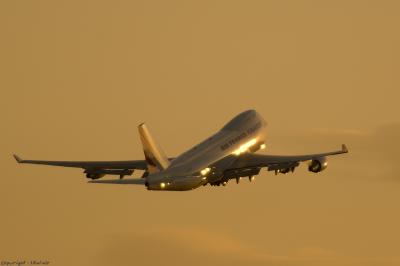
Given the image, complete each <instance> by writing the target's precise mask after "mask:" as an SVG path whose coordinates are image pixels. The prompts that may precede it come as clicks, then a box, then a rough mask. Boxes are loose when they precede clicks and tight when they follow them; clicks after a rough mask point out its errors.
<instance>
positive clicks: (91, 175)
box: [86, 173, 105, 180]
mask: <svg viewBox="0 0 400 266" xmlns="http://www.w3.org/2000/svg"><path fill="white" fill-rule="evenodd" d="M103 176H105V174H99V173H87V174H86V177H87V178H90V179H93V180H94V179H99V178H102V177H103Z"/></svg>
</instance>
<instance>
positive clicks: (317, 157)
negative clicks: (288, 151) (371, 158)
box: [225, 144, 348, 178]
mask: <svg viewBox="0 0 400 266" xmlns="http://www.w3.org/2000/svg"><path fill="white" fill-rule="evenodd" d="M347 152H348V149H347V147H346V145H344V144H343V145H342V149H341V150H337V151H332V152H326V153H317V154H308V155H293V156H281V155H262V154H251V153H248V154H243V155H242V156H240V157H239V158H238V159H237V160H234V161H233V162H232V163H231V164H230V165H229V167H228V168H227V169H226V170H225V176H226V177H228V178H236V177H238V176H246V175H248V176H250V175H256V174H258V173H259V171H260V169H261V168H263V167H266V168H267V169H268V171H275V173H284V174H285V173H288V172H289V171H292V172H293V171H294V169H295V168H296V167H297V166H299V164H300V163H301V162H307V161H308V162H310V163H309V170H310V171H311V172H315V173H317V172H320V171H322V170H324V169H325V168H326V167H327V159H326V157H327V156H331V155H337V154H343V153H347Z"/></svg>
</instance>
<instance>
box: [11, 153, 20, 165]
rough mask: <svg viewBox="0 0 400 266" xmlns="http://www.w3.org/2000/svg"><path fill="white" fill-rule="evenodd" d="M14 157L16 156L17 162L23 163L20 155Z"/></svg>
mask: <svg viewBox="0 0 400 266" xmlns="http://www.w3.org/2000/svg"><path fill="white" fill-rule="evenodd" d="M13 156H14V158H15V160H16V161H17V162H18V163H21V162H22V159H21V158H20V157H19V156H18V155H16V154H13Z"/></svg>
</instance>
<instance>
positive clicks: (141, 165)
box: [14, 154, 147, 170]
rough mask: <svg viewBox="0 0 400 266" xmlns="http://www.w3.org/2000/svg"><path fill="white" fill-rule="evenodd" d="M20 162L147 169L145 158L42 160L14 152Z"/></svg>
mask: <svg viewBox="0 0 400 266" xmlns="http://www.w3.org/2000/svg"><path fill="white" fill-rule="evenodd" d="M14 158H15V160H17V162H18V163H27V164H42V165H51V166H63V167H76V168H83V169H138V170H146V169H147V165H146V161H145V160H134V161H41V160H23V159H21V158H20V157H18V156H17V155H15V154H14Z"/></svg>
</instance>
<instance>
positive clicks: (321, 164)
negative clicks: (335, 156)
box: [308, 157, 328, 173]
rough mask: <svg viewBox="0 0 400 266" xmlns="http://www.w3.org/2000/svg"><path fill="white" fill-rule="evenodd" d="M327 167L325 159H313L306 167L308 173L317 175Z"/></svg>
mask: <svg viewBox="0 0 400 266" xmlns="http://www.w3.org/2000/svg"><path fill="white" fill-rule="evenodd" d="M327 167H328V160H327V158H326V157H321V158H317V159H314V160H312V161H311V162H310V164H309V165H308V171H310V172H313V173H319V172H321V171H323V170H325V169H326V168H327Z"/></svg>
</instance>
